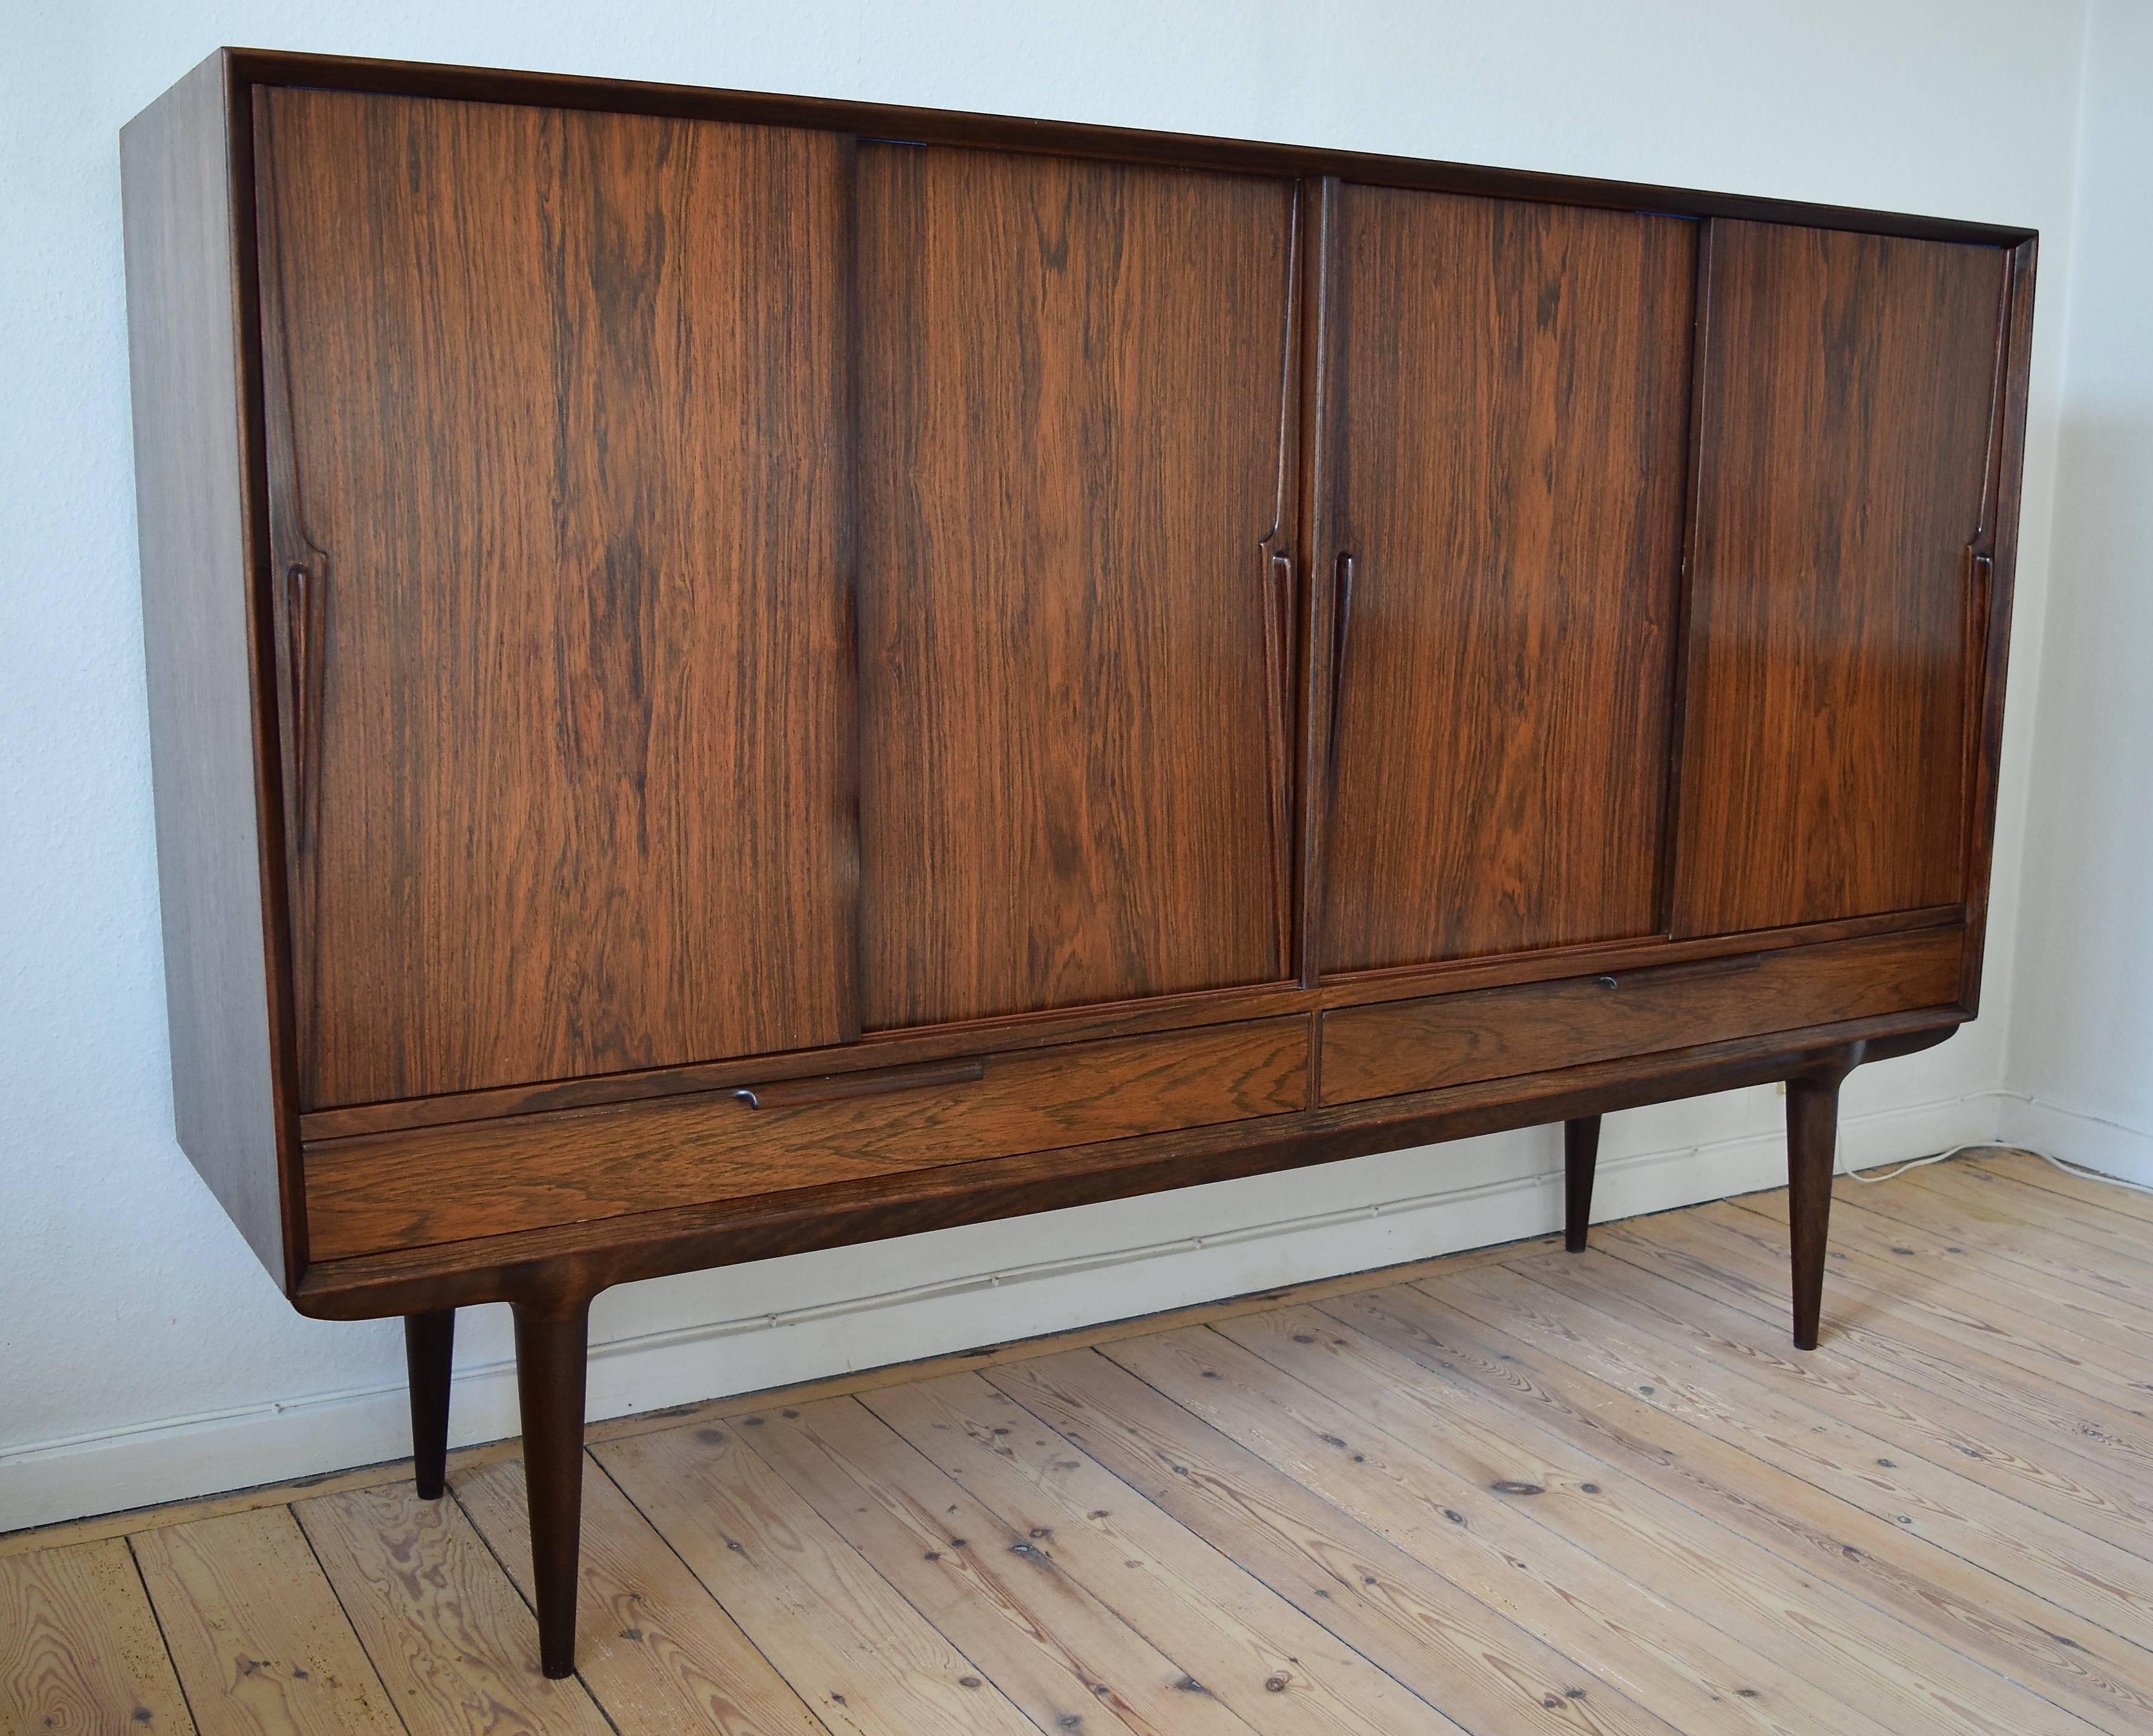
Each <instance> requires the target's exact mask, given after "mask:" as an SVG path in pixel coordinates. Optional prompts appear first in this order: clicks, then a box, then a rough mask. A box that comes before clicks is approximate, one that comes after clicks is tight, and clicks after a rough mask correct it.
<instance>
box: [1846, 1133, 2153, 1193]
mask: <svg viewBox="0 0 2153 1736" xmlns="http://www.w3.org/2000/svg"><path fill="white" fill-rule="evenodd" d="M1962 1151H2023V1152H2031V1153H2032V1154H2033V1156H2035V1157H2037V1158H2039V1159H2040V1160H2041V1161H2042V1162H2043V1163H2052V1164H2054V1166H2055V1167H2056V1168H2059V1169H2060V1170H2062V1171H2063V1172H2064V1174H2066V1175H2075V1176H2077V1177H2078V1178H2079V1179H2080V1180H2082V1181H2089V1182H2106V1183H2108V1184H2109V1185H2110V1186H2111V1187H2116V1188H2128V1189H2130V1191H2131V1192H2132V1193H2134V1194H2153V1188H2149V1187H2147V1186H2146V1185H2145V1183H2143V1182H2134V1181H2126V1180H2125V1179H2124V1178H2123V1177H2121V1176H2120V1175H2110V1174H2108V1173H2105V1171H2102V1170H2099V1169H2086V1168H2081V1167H2080V1166H2079V1165H2078V1164H2076V1163H2065V1162H2064V1160H2063V1159H2062V1158H2052V1157H2050V1156H2049V1153H2046V1152H2044V1151H2033V1148H2032V1147H2031V1146H2028V1145H1998V1144H1996V1143H1993V1142H1990V1141H1983V1142H1982V1143H1978V1144H1975V1145H1954V1146H1953V1147H1952V1148H1951V1149H1950V1150H1949V1151H1940V1152H1938V1153H1937V1154H1936V1155H1935V1156H1934V1157H1932V1158H1915V1159H1914V1160H1913V1161H1912V1162H1911V1163H1901V1164H1898V1165H1896V1167H1894V1168H1890V1169H1886V1170H1884V1171H1882V1172H1881V1173H1879V1172H1878V1171H1876V1170H1875V1169H1842V1170H1840V1172H1839V1173H1840V1174H1841V1175H1843V1176H1845V1178H1846V1179H1848V1180H1849V1181H1856V1182H1888V1181H1890V1180H1891V1179H1892V1178H1893V1177H1895V1176H1901V1175H1904V1174H1905V1173H1906V1172H1907V1171H1908V1170H1909V1169H1921V1168H1927V1166H1928V1165H1929V1164H1931V1163H1942V1162H1943V1161H1944V1159H1945V1158H1955V1157H1957V1155H1958V1154H1959V1153H1961V1152H1962Z"/></svg>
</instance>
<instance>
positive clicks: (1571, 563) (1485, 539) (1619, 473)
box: [1319, 186, 1696, 973]
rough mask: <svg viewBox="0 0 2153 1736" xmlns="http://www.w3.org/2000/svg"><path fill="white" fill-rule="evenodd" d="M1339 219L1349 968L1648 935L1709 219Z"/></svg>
mask: <svg viewBox="0 0 2153 1736" xmlns="http://www.w3.org/2000/svg"><path fill="white" fill-rule="evenodd" d="M1338 222H1339V226H1340V237H1339V242H1338V255H1337V261H1336V275H1337V283H1338V288H1337V289H1336V292H1335V295H1336V303H1335V313H1334V316H1333V317H1334V318H1335V320H1336V336H1335V337H1334V338H1333V339H1332V340H1331V341H1333V342H1334V343H1335V344H1336V346H1337V362H1336V385H1335V387H1334V390H1335V392H1336V404H1335V407H1334V408H1333V409H1332V410H1331V425H1332V431H1331V435H1330V437H1329V442H1328V451H1329V455H1330V456H1329V470H1328V474H1327V476H1326V485H1327V486H1328V487H1329V489H1330V490H1331V493H1332V496H1333V498H1332V501H1331V507H1330V509H1329V510H1330V512H1331V514H1332V515H1333V516H1332V517H1331V520H1330V522H1328V523H1327V524H1326V531H1325V534H1326V539H1328V540H1329V541H1331V542H1335V543H1336V547H1338V548H1339V549H1341V550H1343V551H1347V552H1350V555H1351V559H1352V561H1353V563H1354V567H1353V571H1354V578H1353V587H1352V596H1351V617H1350V622H1349V623H1347V624H1346V626H1345V628H1344V629H1342V630H1341V633H1340V634H1339V639H1340V642H1341V643H1342V644H1343V645H1344V646H1345V647H1346V651H1345V659H1346V660H1345V667H1344V672H1343V677H1342V690H1341V692H1340V694H1339V696H1338V700H1337V703H1336V728H1337V732H1338V737H1337V741H1336V744H1335V746H1334V747H1333V749H1332V754H1333V756H1334V759H1335V763H1336V782H1335V785H1334V786H1333V787H1332V788H1331V791H1330V792H1329V814H1328V820H1327V826H1328V831H1329V842H1328V847H1327V849H1326V858H1325V860H1326V867H1325V871H1324V886H1323V917H1322V921H1321V929H1320V942H1319V944H1320V949H1321V957H1322V964H1323V969H1324V970H1325V971H1326V973H1336V972H1339V971H1347V970H1369V969H1382V968H1387V967H1392V966H1397V965H1408V964H1417V963H1422V962H1424V961H1428V960H1438V959H1448V958H1458V957H1465V956H1470V955H1476V954H1488V953H1504V952H1514V951H1521V950H1524V949H1529V948H1533V947H1540V946H1551V945H1562V944H1575V943H1578V942H1582V941H1588V940H1597V939H1615V938H1619V937H1622V936H1626V935H1636V934H1646V933H1648V932H1650V931H1652V929H1656V928H1657V926H1658V925H1659V872H1660V859H1661V855H1662V816H1663V811H1664V808H1665V806H1666V799H1667V788H1666V778H1665V766H1666V763H1667V751H1668V744H1669V740H1670V726H1671V706H1672V687H1673V682H1672V677H1673V657H1674V624H1675V612H1676V604H1677V579H1678V577H1679V572H1680V567H1681V560H1682V501H1683V477H1684V469H1685V461H1684V453H1685V451H1686V437H1687V415H1688V400H1689V341H1688V340H1689V327H1690V312H1691V309H1690V303H1691V293H1692V283H1693V280H1694V277H1695V252H1696V226H1695V225H1694V224H1691V223H1686V222H1683V221H1679V220H1677V219H1675V218H1672V217H1664V216H1640V215H1636V214H1634V213H1615V212H1609V211H1582V210H1574V209H1565V207H1562V206H1550V205H1534V204H1524V203H1521V202H1514V201H1497V200H1484V199H1461V198H1453V197H1449V196H1443V195H1439V194H1430V193H1413V192H1405V191H1397V190H1394V189H1387V188H1377V187H1358V186H1347V187H1345V188H1343V189H1341V196H1340V200H1339V215H1338ZM1319 570H1327V569H1324V568H1322V567H1321V563H1319Z"/></svg>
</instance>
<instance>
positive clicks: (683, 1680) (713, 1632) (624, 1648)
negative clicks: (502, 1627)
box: [456, 1457, 825, 1736]
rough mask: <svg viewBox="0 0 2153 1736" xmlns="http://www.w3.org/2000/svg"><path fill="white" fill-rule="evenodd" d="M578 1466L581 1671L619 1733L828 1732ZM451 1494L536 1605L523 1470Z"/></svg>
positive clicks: (620, 1503) (629, 1512)
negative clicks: (580, 1475)
mask: <svg viewBox="0 0 2153 1736" xmlns="http://www.w3.org/2000/svg"><path fill="white" fill-rule="evenodd" d="M583 1465H584V1470H583V1516H584V1525H583V1596H582V1599H581V1604H582V1611H581V1613H582V1620H581V1621H579V1622H578V1624H577V1629H578V1636H579V1637H578V1645H577V1648H576V1671H577V1674H578V1676H580V1677H582V1679H583V1685H584V1686H585V1687H586V1688H588V1689H589V1690H590V1692H591V1693H592V1694H593V1696H594V1697H595V1698H597V1700H598V1703H599V1704H600V1705H601V1706H602V1707H603V1708H604V1711H605V1715H606V1719H607V1721H608V1723H611V1724H612V1725H613V1728H614V1730H615V1731H616V1732H618V1736H685V1733H688V1732H707V1733H710V1736H825V1733H824V1726H823V1724H822V1722H821V1720H820V1719H818V1718H816V1717H815V1716H814V1714H813V1713H811V1712H809V1711H808V1710H807V1707H806V1706H805V1705H804V1704H803V1703H802V1701H801V1698H800V1696H799V1695H797V1693H794V1692H793V1691H792V1689H791V1688H790V1687H789V1686H787V1685H786V1681H785V1678H784V1677H781V1676H780V1675H779V1674H778V1673H777V1672H776V1670H775V1669H773V1668H772V1667H771V1664H770V1661H769V1659H767V1658H766V1657H764V1656H763V1655H762V1654H761V1652H758V1651H757V1650H756V1647H755V1643H754V1642H753V1641H751V1640H750V1639H749V1638H748V1637H747V1636H746V1634H744V1633H742V1632H741V1630H740V1626H739V1624H738V1623H737V1622H735V1621H734V1620H733V1619H732V1617H731V1616H728V1615H727V1614H726V1613H725V1611H724V1609H723V1608H721V1607H720V1606H719V1604H718V1601H717V1600H716V1599H715V1598H714V1597H712V1596H710V1593H709V1592H708V1591H705V1589H704V1588H703V1586H702V1584H701V1583H700V1581H698V1580H697V1579H696V1577H695V1575H694V1574H692V1573H691V1572H690V1571H688V1568H687V1566H686V1565H685V1564H684V1563H683V1562H682V1561H681V1560H680V1558H679V1556H678V1555H674V1553H673V1551H672V1550H670V1549H669V1548H668V1547H667V1546H666V1543H665V1540H664V1538H663V1537H661V1536H659V1534H658V1533H657V1531H655V1530H653V1529H652V1527H651V1525H650V1522H649V1520H646V1519H645V1518H644V1516H643V1515H641V1514H640V1513H639V1512H637V1511H636V1510H635V1505H634V1503H633V1502H632V1501H630V1500H629V1499H628V1497H627V1496H626V1495H624V1494H622V1493H621V1492H620V1490H619V1489H618V1487H617V1486H616V1485H615V1484H614V1483H613V1479H611V1478H609V1477H608V1476H607V1475H606V1474H605V1473H604V1472H603V1471H602V1470H600V1469H598V1466H597V1464H595V1463H593V1461H592V1460H591V1459H588V1457H586V1458H585V1459H584V1460H583ZM456 1499H457V1500H458V1501H459V1502H461V1504H462V1505H463V1508H464V1510H465V1511H466V1513H467V1514H468V1515H470V1517H471V1522H472V1523H473V1524H474V1525H476V1527H477V1528H478V1530H479V1532H480V1534H481V1535H482V1536H483V1537H484V1538H485V1539H486V1543H487V1545H489V1546H490V1547H491V1550H492V1551H493V1555H494V1558H495V1559H496V1560H498V1561H499V1562H500V1563H501V1565H502V1566H503V1567H504V1568H505V1569H506V1571H507V1572H508V1575H509V1576H510V1578H512V1580H514V1581H515V1582H516V1588H517V1591H520V1592H522V1594H523V1596H524V1599H525V1601H530V1597H531V1589H532V1587H531V1578H530V1564H531V1532H530V1527H529V1525H528V1523H527V1520H526V1519H525V1515H524V1505H523V1468H522V1464H520V1463H519V1462H517V1461H516V1460H513V1459H511V1460H507V1461H505V1462H503V1463H500V1464H491V1465H487V1466H486V1467H485V1468H484V1469H481V1470H480V1471H478V1472H477V1473H476V1474H474V1475H471V1476H468V1477H459V1478H458V1479H456Z"/></svg>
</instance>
